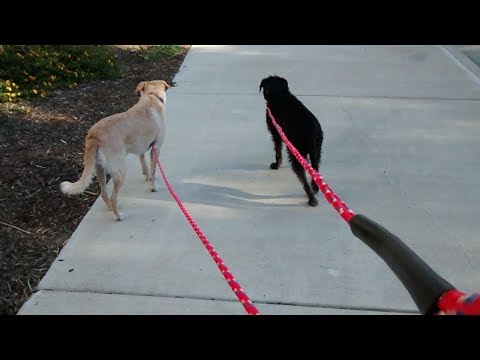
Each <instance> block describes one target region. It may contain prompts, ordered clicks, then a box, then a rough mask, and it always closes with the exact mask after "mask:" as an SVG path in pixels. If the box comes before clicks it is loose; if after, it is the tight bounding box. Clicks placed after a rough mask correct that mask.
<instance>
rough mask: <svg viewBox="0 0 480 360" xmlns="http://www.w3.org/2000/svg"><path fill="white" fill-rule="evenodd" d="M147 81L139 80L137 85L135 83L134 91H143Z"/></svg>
mask: <svg viewBox="0 0 480 360" xmlns="http://www.w3.org/2000/svg"><path fill="white" fill-rule="evenodd" d="M147 82H148V81H142V82H139V83H138V85H137V89H136V92H140V91H143V90H144V89H145V85H146V84H147Z"/></svg>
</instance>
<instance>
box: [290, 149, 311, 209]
mask: <svg viewBox="0 0 480 360" xmlns="http://www.w3.org/2000/svg"><path fill="white" fill-rule="evenodd" d="M288 156H289V158H290V163H291V165H292V170H293V172H294V173H295V175H297V177H298V180H300V182H301V183H302V185H303V189H304V190H305V192H306V193H307V196H308V205H310V206H317V205H318V200H317V199H316V198H315V195H314V194H313V192H312V189H311V188H310V185H309V184H308V181H307V177H306V175H305V170H304V169H303V166H302V165H301V164H300V163H299V162H298V160H297V159H296V158H295V156H293V155H292V153H290V150H289V151H288ZM302 156H303V157H305V155H303V154H302Z"/></svg>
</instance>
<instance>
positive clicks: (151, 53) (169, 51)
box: [138, 45, 182, 60]
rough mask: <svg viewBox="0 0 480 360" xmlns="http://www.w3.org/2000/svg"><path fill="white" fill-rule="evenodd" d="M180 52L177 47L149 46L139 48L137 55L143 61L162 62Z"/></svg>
mask: <svg viewBox="0 0 480 360" xmlns="http://www.w3.org/2000/svg"><path fill="white" fill-rule="evenodd" d="M181 51H182V50H181V48H180V46H178V45H149V46H145V47H140V49H139V50H138V55H140V56H141V57H142V58H143V59H145V60H162V59H168V58H171V57H173V56H175V55H178V54H180V53H181Z"/></svg>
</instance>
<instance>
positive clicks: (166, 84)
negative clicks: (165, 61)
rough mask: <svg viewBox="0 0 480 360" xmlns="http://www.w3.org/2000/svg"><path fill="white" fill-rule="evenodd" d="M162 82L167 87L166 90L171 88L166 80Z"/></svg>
mask: <svg viewBox="0 0 480 360" xmlns="http://www.w3.org/2000/svg"><path fill="white" fill-rule="evenodd" d="M161 82H162V83H163V85H165V90H167V89H168V88H170V85H168V83H167V82H166V81H165V80H161Z"/></svg>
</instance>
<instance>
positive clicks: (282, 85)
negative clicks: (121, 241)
mask: <svg viewBox="0 0 480 360" xmlns="http://www.w3.org/2000/svg"><path fill="white" fill-rule="evenodd" d="M262 88H263V97H264V98H265V100H267V101H269V100H270V99H272V98H274V97H277V96H281V95H286V94H288V93H289V90H288V82H287V80H285V79H284V78H282V77H280V76H276V75H274V76H269V77H267V78H265V79H263V80H262V82H261V83H260V89H259V91H262Z"/></svg>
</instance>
